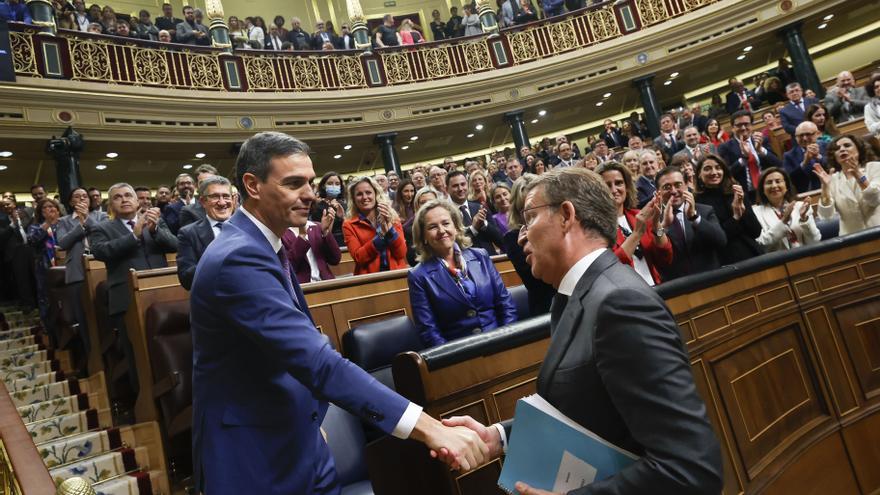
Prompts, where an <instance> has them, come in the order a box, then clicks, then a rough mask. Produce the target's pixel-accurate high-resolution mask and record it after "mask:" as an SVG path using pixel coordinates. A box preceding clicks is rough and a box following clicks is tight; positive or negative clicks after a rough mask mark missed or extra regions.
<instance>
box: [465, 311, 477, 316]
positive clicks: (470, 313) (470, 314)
mask: <svg viewBox="0 0 880 495" xmlns="http://www.w3.org/2000/svg"><path fill="white" fill-rule="evenodd" d="M466 314H467V316H468V318H473V317H474V316H477V312H476V310H473V309H469V310H468V312H467V313H466Z"/></svg>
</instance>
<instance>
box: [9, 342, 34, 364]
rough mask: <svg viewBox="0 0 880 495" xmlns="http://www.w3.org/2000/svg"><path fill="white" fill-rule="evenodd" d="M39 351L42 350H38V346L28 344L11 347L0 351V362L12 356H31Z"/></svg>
mask: <svg viewBox="0 0 880 495" xmlns="http://www.w3.org/2000/svg"><path fill="white" fill-rule="evenodd" d="M40 350H42V349H40V345H39V344H30V345H25V346H20V347H12V348H10V349H2V350H0V361H2V360H3V359H6V358H9V357H12V356H17V355H19V354H33V353H36V352H38V351H40Z"/></svg>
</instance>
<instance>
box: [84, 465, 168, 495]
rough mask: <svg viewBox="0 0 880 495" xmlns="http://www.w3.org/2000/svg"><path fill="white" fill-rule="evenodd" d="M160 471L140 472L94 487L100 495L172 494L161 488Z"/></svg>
mask: <svg viewBox="0 0 880 495" xmlns="http://www.w3.org/2000/svg"><path fill="white" fill-rule="evenodd" d="M162 475H163V473H161V472H159V471H155V470H154V471H149V472H144V471H138V472H136V473H130V474H127V475H124V476H119V477H117V478H113V479H109V480H107V481H102V482H101V483H97V484H94V485H92V488H94V489H95V492H97V493H98V494H100V495H151V494H152V495H160V494H167V493H170V492H168V491H162V489H161V488H159V479H160V478H161V476H162Z"/></svg>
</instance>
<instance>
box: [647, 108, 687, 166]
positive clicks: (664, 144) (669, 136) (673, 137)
mask: <svg viewBox="0 0 880 495" xmlns="http://www.w3.org/2000/svg"><path fill="white" fill-rule="evenodd" d="M654 147H655V148H657V149H659V150H660V151H662V152H663V156H664V158H666V160H671V159H672V155H674V154H676V153H678V152H679V151H681V149H682V148H684V137H682V135H681V132H680V131H679V132H676V130H675V117H673V116H672V114H669V113H664V114H663V115H661V116H660V135H659V136H657V137H656V138H654Z"/></svg>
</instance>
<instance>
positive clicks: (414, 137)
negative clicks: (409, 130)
mask: <svg viewBox="0 0 880 495" xmlns="http://www.w3.org/2000/svg"><path fill="white" fill-rule="evenodd" d="M409 140H410V141H418V140H419V137H418V136H413V137H411V138H409Z"/></svg>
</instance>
